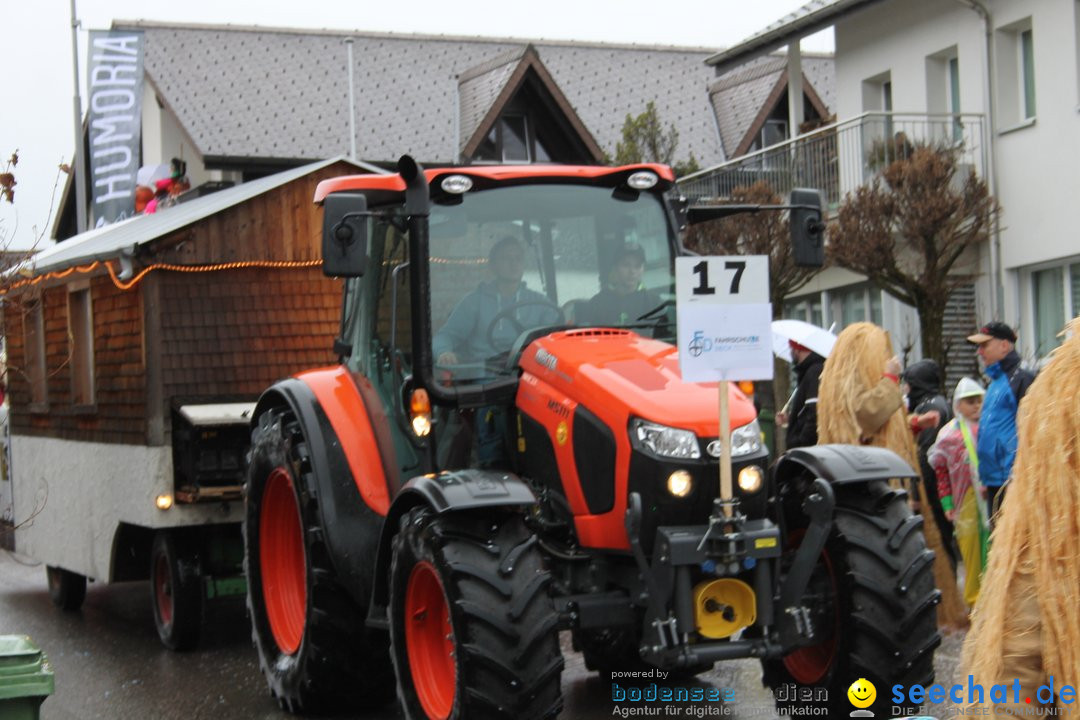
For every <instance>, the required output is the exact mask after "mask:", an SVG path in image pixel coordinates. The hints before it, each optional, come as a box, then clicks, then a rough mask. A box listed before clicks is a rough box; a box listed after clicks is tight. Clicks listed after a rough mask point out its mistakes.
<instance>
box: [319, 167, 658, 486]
mask: <svg viewBox="0 0 1080 720" xmlns="http://www.w3.org/2000/svg"><path fill="white" fill-rule="evenodd" d="M419 177H420V176H416V178H415V179H419ZM423 179H424V181H425V183H424V185H425V187H424V190H423V191H422V192H423V193H424V194H423V195H421V194H420V192H421V191H417V192H413V191H411V190H408V189H407V181H406V180H405V179H404V178H403V176H402V175H397V176H379V175H360V176H352V177H345V178H336V179H333V180H329V181H326V182H324V183H322V184H320V186H319V190H318V192H317V197H316V200H320V201H322V202H323V204H324V210H325V215H324V217H325V220H324V253H323V254H324V261H325V262H326V272H327V274H332V275H339V276H341V275H344V276H346V277H347V280H346V292H345V295H346V297H345V303H344V312H343V323H342V337H341V340H340V342H339V344H338V349H339V352H341V354H342V355H343V356H344V357H345V364H346V366H347V367H348V368H349V369H350V370H352V371H353V372H355V373H357V374H359V375H362V376H364V377H366V378H368V379H370V381H371V382H372V384H373V386H374V389H375V390H376V391H377V392H378V394H379V395H380V399H381V400H382V404H383V405H384V406H385V407H386V408H387V410H388V414H390V415H397V416H399V417H400V421H399V422H397V423H396V424H395V425H396V427H397V429H398V430H400V431H401V432H395V433H394V436H395V441H394V445H395V450H396V454H397V457H398V461H399V463H398V464H399V467H400V469H401V471H402V473H403V476H405V477H408V476H409V475H411V474H415V473H416V472H417V471H436V470H443V469H451V468H454V467H464V466H467V465H468V464H469V462H470V461H472V462H477V461H478V462H479V464H481V465H486V466H497V465H499V464H502V462H501V461H502V460H503V459H505V453H503V452H501V450H502V448H501V447H500V448H497V449H496V451H495V452H494V456H493V455H492V451H491V450H490V449H487V450H486V449H485V443H486V444H487V446H488V447H490V446H491V444H492V443H495V444H500V445H501V444H503V439H502V437H501V436H504V435H505V434H506V433H505V427H504V422H505V420H504V419H503V418H501V417H497V418H496V421H497V424H498V426H497V427H495V428H493V430H492V431H493V432H495V433H498V434H499V435H500V437H498V438H495V439H494V440H492V439H491V438H490V437H487V438H485V437H484V436H485V432H486V430H485V427H484V424H485V422H488V423H490V422H491V416H492V414H493V413H495V414H496V415H497V414H498V413H497V411H496V410H495V409H496V408H498V407H500V406H502V407H506V406H510V405H512V404H513V402H514V396H515V394H516V390H517V385H518V380H519V378H520V376H521V367H520V366H519V361H520V359H521V356H522V354H523V352H524V350H525V349H526V348H527V347H528V346H529V345H530V343H532V342H533V341H535V340H536V339H538V338H541V337H544V336H546V335H550V334H551V333H555V332H566V331H573V330H577V329H585V328H601V327H602V328H608V329H624V330H627V331H632V332H634V333H636V334H640V335H642V336H645V337H648V338H655V339H657V340H663V341H667V342H673V341H674V335H675V308H674V297H675V287H674V258H675V256H676V255H677V254H678V253H679V244H678V234H677V218H676V217H675V215H674V213H673V211H672V209H671V205H670V204H669V203H668V202H667V201H666V198H665V193H666V192H667V191H668V190H670V189H671V188H672V186H673V176H672V174H671V171H670V169H668V168H666V167H663V166H658V165H639V166H629V167H622V168H603V167H572V168H566V167H559V168H554V167H544V166H539V167H528V168H512V167H501V166H500V167H492V168H483V167H480V168H476V167H470V168H457V169H455V168H451V169H445V170H430V171H426V172H423ZM419 390H423V391H424V395H426V396H427V398H428V399H429V401H433V404H434V406H435V407H434V408H433V409H432V413H433V414H432V419H433V420H434V421H435V428H436V431H435V433H434V434H435V435H436V438H435V442H431V443H429V442H428V439H427V437H426V431H427V430H428V427H429V426H427V425H425V424H424V422H423V420H422V419H421V420H418V421H417V422H418V423H419V424H418V425H417V426H416V428H420V429H422V430H423V431H424V432H425V435H421V436H418V435H417V432H416V428H414V427H413V424H412V418H414V417H416V415H417V414H418V412H419V414H422V413H423V412H424V407H426V406H425V405H424V404H423V403H424V400H423V399H422V396H420V397H418V393H416V392H415V391H419ZM478 414H481V415H482V417H480V419H479V420H477V419H476V418H475V416H476V415H478ZM470 441H471V445H472V448H471V449H470V448H469V447H465V446H464V445H468V444H469V443H470ZM429 445H430V447H429ZM477 453H479V456H478V455H477ZM500 456H501V457H500Z"/></svg>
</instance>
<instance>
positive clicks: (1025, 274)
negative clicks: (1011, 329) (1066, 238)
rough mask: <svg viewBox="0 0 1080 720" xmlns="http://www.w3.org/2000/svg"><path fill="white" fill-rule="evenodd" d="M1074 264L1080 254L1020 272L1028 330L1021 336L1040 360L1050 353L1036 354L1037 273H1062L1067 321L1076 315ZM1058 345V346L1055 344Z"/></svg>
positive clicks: (1062, 295) (1064, 308)
mask: <svg viewBox="0 0 1080 720" xmlns="http://www.w3.org/2000/svg"><path fill="white" fill-rule="evenodd" d="M1074 265H1080V255H1076V256H1073V257H1069V258H1064V259H1059V260H1053V261H1051V262H1045V263H1039V264H1038V265H1031V266H1030V267H1027V268H1024V269H1023V270H1022V271H1021V273H1020V282H1021V286H1020V287H1021V293H1022V297H1023V299H1024V304H1025V307H1024V325H1026V326H1027V328H1028V330H1027V331H1026V332H1024V331H1023V330H1022V331H1021V336H1022V339H1023V341H1024V342H1025V346H1026V347H1029V348H1031V355H1032V356H1033V357H1037V358H1039V359H1040V360H1041V359H1043V358H1045V357H1046V355H1047V354H1048V353H1045V354H1043V355H1035V353H1036V352H1037V351H1038V350H1039V347H1038V337H1037V334H1036V333H1037V331H1038V322H1037V318H1036V310H1037V308H1036V305H1035V274H1036V273H1040V272H1043V271H1046V270H1055V269H1056V270H1058V272H1060V273H1061V281H1062V293H1061V301H1062V310H1063V311H1064V312H1063V317H1064V318H1065V322H1066V323H1067V322H1068V321H1069V320H1070V319H1071V318H1073V317H1075V314H1074V313H1073V296H1072V277H1071V275H1070V272H1071V268H1072V267H1073V266H1074ZM1055 347H1056V346H1055Z"/></svg>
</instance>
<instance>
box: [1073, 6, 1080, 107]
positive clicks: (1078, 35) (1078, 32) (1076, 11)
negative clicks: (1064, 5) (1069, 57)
mask: <svg viewBox="0 0 1080 720" xmlns="http://www.w3.org/2000/svg"><path fill="white" fill-rule="evenodd" d="M1073 24H1074V25H1075V26H1076V27H1075V28H1074V31H1073V47H1074V48H1075V49H1076V102H1077V105H1076V109H1077V110H1080V0H1076V2H1074V3H1073Z"/></svg>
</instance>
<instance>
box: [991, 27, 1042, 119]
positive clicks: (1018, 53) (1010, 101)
mask: <svg viewBox="0 0 1080 720" xmlns="http://www.w3.org/2000/svg"><path fill="white" fill-rule="evenodd" d="M995 39H996V43H995V44H996V51H997V72H996V75H997V87H998V102H997V105H998V107H997V110H998V116H999V123H998V124H999V127H1000V128H1001V130H999V133H1007V132H1011V131H1013V130H1017V129H1020V128H1025V127H1029V126H1031V125H1033V124H1035V118H1036V112H1037V107H1038V93H1037V87H1036V84H1035V81H1036V79H1035V46H1034V42H1035V35H1034V30H1033V29H1032V22H1031V17H1030V16H1029V17H1026V18H1023V19H1022V20H1018V21H1016V22H1014V23H1010V24H1009V25H1005V26H1003V27H1000V28H998V30H997V32H996V34H995ZM1025 42H1028V43H1030V45H1031V62H1030V63H1029V62H1028V58H1027V56H1026V55H1025V53H1024V45H1025ZM1029 90H1030V92H1031V100H1032V101H1031V107H1028V102H1027V97H1028V91H1029Z"/></svg>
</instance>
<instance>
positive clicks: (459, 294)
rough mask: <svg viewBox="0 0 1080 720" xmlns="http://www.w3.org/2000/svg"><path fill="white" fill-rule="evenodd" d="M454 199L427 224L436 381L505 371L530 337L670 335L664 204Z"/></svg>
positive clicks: (557, 189)
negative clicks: (613, 332)
mask: <svg viewBox="0 0 1080 720" xmlns="http://www.w3.org/2000/svg"><path fill="white" fill-rule="evenodd" d="M453 200H454V203H453V204H434V205H433V206H432V208H431V216H430V229H431V235H430V238H431V239H430V280H431V327H432V333H433V335H432V351H433V356H434V359H435V365H436V369H437V370H446V371H449V372H450V373H451V374H452V376H453V377H454V378H455V379H458V380H479V379H482V378H485V377H488V378H489V377H497V376H498V375H500V374H506V373H509V372H512V368H510V367H508V366H507V363H506V359H507V358H508V356H509V355H510V352H511V350H515V349H520V348H519V347H516V345H518V344H519V341H524V340H525V339H526V338H525V336H526V334H527V333H529V332H530V331H534V330H536V329H537V328H546V327H550V328H552V329H557V328H565V327H568V326H569V327H593V326H604V327H635V328H638V331H639V332H643V333H647V334H650V335H654V336H668V335H670V334H673V332H674V324H673V322H671V321H672V318H673V310H671V309H669V308H668V307H667V306H666V305H665V303H666V302H667V301H670V300H672V298H673V297H674V260H673V256H674V249H675V239H674V233H673V230H672V227H671V223H670V221H669V218H668V215H667V212H666V211H665V207H664V204H663V202H662V201H661V198H660V197H659V196H657V195H654V194H652V193H647V192H643V193H640V194H638V195H637V196H636V197H635V198H629V199H628V198H626V197H624V196H622V195H619V194H616V193H613V191H612V190H611V188H601V187H594V186H586V185H568V184H550V185H535V184H533V185H527V186H515V187H501V188H496V189H491V190H484V191H476V192H471V193H466V194H464V195H462V196H455V197H454V198H453ZM667 304H668V305H670V304H671V303H670V302H667ZM642 316H647V317H646V318H645V319H644V320H642V319H639V318H642ZM437 374H438V373H437ZM444 375H445V373H444Z"/></svg>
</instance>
